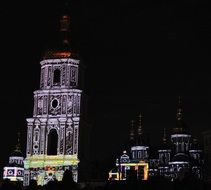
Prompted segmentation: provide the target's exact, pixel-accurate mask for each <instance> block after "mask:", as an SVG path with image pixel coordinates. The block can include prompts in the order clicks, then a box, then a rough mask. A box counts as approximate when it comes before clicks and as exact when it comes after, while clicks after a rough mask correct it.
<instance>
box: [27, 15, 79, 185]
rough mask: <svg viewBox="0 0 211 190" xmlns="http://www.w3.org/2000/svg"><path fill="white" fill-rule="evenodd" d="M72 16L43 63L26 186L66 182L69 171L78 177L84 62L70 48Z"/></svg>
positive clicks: (62, 23)
mask: <svg viewBox="0 0 211 190" xmlns="http://www.w3.org/2000/svg"><path fill="white" fill-rule="evenodd" d="M69 24H70V17H69V16H68V15H66V14H65V15H63V16H62V17H61V19H60V37H61V38H60V43H59V45H58V44H57V47H56V48H53V49H49V50H48V51H46V53H45V55H44V57H43V60H42V61H41V62H40V65H41V72H40V88H39V89H38V90H36V91H34V110H33V117H31V118H28V119H26V120H27V149H26V158H25V160H24V168H25V172H24V185H25V186H27V185H29V181H30V180H32V179H34V180H37V183H38V185H44V184H46V183H47V182H48V181H50V180H54V179H57V180H58V181H60V180H62V177H63V173H64V171H65V170H67V169H68V170H71V171H72V174H73V180H74V181H77V178H78V163H79V159H78V135H79V123H80V103H81V94H82V90H80V88H79V74H80V73H79V63H80V60H79V59H78V58H77V56H76V54H75V53H74V52H73V51H72V49H71V48H70V40H69Z"/></svg>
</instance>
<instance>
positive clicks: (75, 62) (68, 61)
mask: <svg viewBox="0 0 211 190" xmlns="http://www.w3.org/2000/svg"><path fill="white" fill-rule="evenodd" d="M79 63H80V60H78V59H71V58H65V59H44V60H42V61H41V62H40V65H41V66H44V65H49V66H50V65H52V64H68V65H71V64H72V65H79Z"/></svg>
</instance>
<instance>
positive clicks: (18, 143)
mask: <svg viewBox="0 0 211 190" xmlns="http://www.w3.org/2000/svg"><path fill="white" fill-rule="evenodd" d="M15 149H16V150H18V151H20V149H21V145H20V132H18V142H17V144H16V146H15Z"/></svg>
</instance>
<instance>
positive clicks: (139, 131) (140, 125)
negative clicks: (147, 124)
mask: <svg viewBox="0 0 211 190" xmlns="http://www.w3.org/2000/svg"><path fill="white" fill-rule="evenodd" d="M142 134H143V130H142V115H141V114H139V123H138V136H140V135H142Z"/></svg>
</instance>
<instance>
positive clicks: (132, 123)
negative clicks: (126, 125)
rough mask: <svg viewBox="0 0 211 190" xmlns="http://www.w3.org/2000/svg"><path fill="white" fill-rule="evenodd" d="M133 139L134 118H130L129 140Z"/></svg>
mask: <svg viewBox="0 0 211 190" xmlns="http://www.w3.org/2000/svg"><path fill="white" fill-rule="evenodd" d="M134 139H135V132H134V120H131V128H130V140H134Z"/></svg>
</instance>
